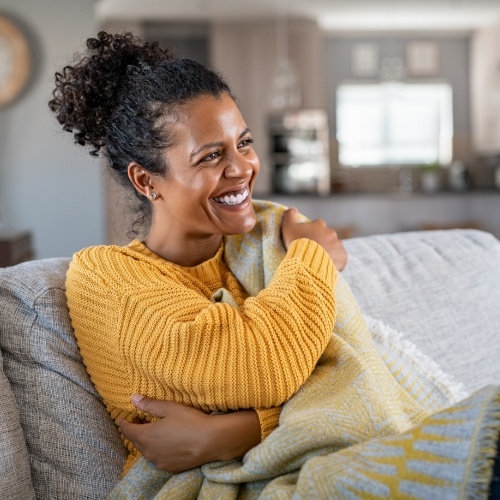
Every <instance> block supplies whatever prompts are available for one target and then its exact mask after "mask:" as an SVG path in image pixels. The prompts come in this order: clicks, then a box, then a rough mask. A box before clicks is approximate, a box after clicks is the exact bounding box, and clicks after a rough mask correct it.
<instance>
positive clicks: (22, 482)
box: [0, 352, 35, 500]
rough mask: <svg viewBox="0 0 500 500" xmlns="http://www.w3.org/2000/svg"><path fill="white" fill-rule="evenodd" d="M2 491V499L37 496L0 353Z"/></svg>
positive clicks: (16, 411) (0, 461) (14, 403)
mask: <svg viewBox="0 0 500 500" xmlns="http://www.w3.org/2000/svg"><path fill="white" fill-rule="evenodd" d="M0 401H1V403H0V443H2V451H1V453H0V471H2V473H1V474H0V491H1V492H2V494H1V496H2V498H22V499H27V500H29V499H32V498H35V491H34V489H33V485H32V483H31V473H30V464H29V459H28V450H27V449H26V443H25V442H24V435H23V431H22V429H21V422H20V420H19V412H18V410H17V403H16V400H15V398H14V394H12V391H11V389H10V383H9V381H8V379H7V377H6V376H5V375H4V373H3V361H2V355H1V352H0Z"/></svg>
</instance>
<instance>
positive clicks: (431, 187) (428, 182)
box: [420, 161, 441, 193]
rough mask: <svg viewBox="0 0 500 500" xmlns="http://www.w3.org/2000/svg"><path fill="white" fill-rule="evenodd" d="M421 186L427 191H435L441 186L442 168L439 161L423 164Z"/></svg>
mask: <svg viewBox="0 0 500 500" xmlns="http://www.w3.org/2000/svg"><path fill="white" fill-rule="evenodd" d="M420 187H421V189H422V191H424V192H425V193H435V192H436V191H439V189H440V187H441V168H440V165H439V163H438V162H437V161H435V162H432V163H426V164H425V165H422V168H421V174H420Z"/></svg>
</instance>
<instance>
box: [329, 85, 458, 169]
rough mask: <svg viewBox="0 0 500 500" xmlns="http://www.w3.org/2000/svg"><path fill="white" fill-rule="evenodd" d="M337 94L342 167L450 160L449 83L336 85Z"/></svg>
mask: <svg viewBox="0 0 500 500" xmlns="http://www.w3.org/2000/svg"><path fill="white" fill-rule="evenodd" d="M336 97H337V140H338V143H339V161H340V163H341V164H342V165H345V166H353V167H355V166H361V165H391V164H396V165H401V164H415V165H416V164H426V163H435V162H437V163H440V164H447V163H449V162H450V161H451V157H452V138H453V111H452V91H451V86H450V85H449V84H446V83H399V82H385V83H377V84H364V83H360V84H345V85H340V86H339V87H338V89H337V95H336Z"/></svg>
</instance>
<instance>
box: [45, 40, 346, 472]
mask: <svg viewBox="0 0 500 500" xmlns="http://www.w3.org/2000/svg"><path fill="white" fill-rule="evenodd" d="M50 108H51V110H52V111H53V112H54V113H55V114H56V117H57V119H58V120H59V122H60V123H61V124H62V125H63V128H64V130H66V131H69V132H72V133H74V137H75V142H77V143H78V144H80V145H82V146H90V147H91V154H93V155H98V154H100V153H103V154H104V157H105V158H106V160H107V164H108V166H109V167H110V168H111V169H112V171H113V173H114V174H115V175H116V177H117V178H118V179H119V180H120V181H121V182H122V183H123V184H124V185H125V186H127V187H129V188H130V189H131V191H132V192H133V193H134V194H135V195H137V196H138V198H139V200H140V202H141V207H142V209H143V215H142V216H141V218H140V219H141V220H143V219H148V220H149V230H148V232H147V234H146V236H145V237H144V239H143V240H142V241H139V240H137V239H136V240H134V241H133V242H131V243H130V245H128V246H126V247H116V246H99V247H93V248H88V249H84V250H82V251H81V252H79V253H78V254H76V255H75V256H74V259H73V261H72V263H71V266H70V269H69V271H68V275H67V283H66V288H67V292H66V293H67V299H68V305H69V309H70V315H71V319H72V324H73V327H74V329H75V334H76V337H77V340H78V343H79V347H80V350H81V353H82V356H83V359H84V362H85V364H86V367H87V370H88V372H89V374H90V376H91V379H92V381H93V383H94V384H95V386H96V388H97V390H98V391H99V393H100V394H101V396H102V397H103V400H104V402H105V404H106V407H107V409H108V411H109V413H110V414H111V416H112V417H113V418H114V419H115V420H117V421H119V422H120V425H121V427H122V429H123V432H124V435H125V436H128V437H130V438H132V439H133V441H135V442H136V443H137V444H138V446H139V448H140V450H141V451H143V452H144V453H145V454H146V456H147V457H150V458H152V459H155V458H157V453H158V449H160V450H165V449H168V453H167V455H168V456H167V458H166V459H165V457H164V456H163V455H162V457H161V458H157V462H158V464H159V465H160V466H162V467H163V468H165V469H166V470H169V471H170V472H179V471H181V470H186V469H190V468H192V467H196V466H198V465H200V464H203V463H206V462H209V461H214V460H227V459H232V458H236V457H240V456H242V455H243V454H244V453H245V452H246V451H248V450H249V449H250V448H251V447H253V446H255V445H256V444H258V443H259V442H260V441H261V439H265V437H266V436H267V435H268V434H269V433H270V432H271V431H272V430H273V429H274V428H275V427H276V426H277V423H278V418H279V413H280V406H281V405H282V404H283V403H284V402H285V401H287V400H288V399H289V398H290V397H291V396H292V395H293V394H294V393H295V392H296V391H297V390H298V389H299V388H300V386H301V385H302V384H303V383H304V381H305V380H306V379H307V378H308V376H309V375H310V373H311V372H312V370H313V369H314V366H315V364H316V362H317V361H318V359H319V357H320V356H321V353H322V352H323V350H324V349H325V347H326V345H327V342H328V340H329V338H330V335H331V332H332V328H333V325H334V320H335V314H334V311H335V296H334V286H335V280H336V272H337V269H338V270H341V269H342V268H343V267H344V266H345V263H346V260H347V256H346V253H345V251H344V248H343V245H342V243H341V242H340V241H339V239H338V238H337V235H336V233H335V231H333V230H332V229H330V228H328V227H327V226H326V225H325V224H324V222H322V221H314V222H311V223H301V222H299V221H298V218H297V212H296V210H293V209H292V210H289V211H287V212H285V214H284V216H283V220H282V239H283V243H284V245H285V248H286V249H287V253H286V256H285V258H284V260H283V262H282V263H281V264H280V266H279V268H278V270H277V271H276V274H275V276H274V278H273V280H272V282H271V283H270V285H269V286H268V287H267V288H266V289H265V290H263V291H262V292H261V293H259V294H258V295H257V296H255V297H249V295H248V293H247V291H246V290H245V289H244V288H243V286H242V285H241V284H240V283H239V282H238V280H237V279H236V278H235V276H234V274H233V273H232V272H231V270H230V269H229V268H228V265H227V263H226V262H225V260H224V237H227V236H230V235H238V234H245V233H248V232H249V231H250V230H252V228H253V227H254V225H255V223H256V212H255V206H254V203H253V202H252V189H253V186H254V183H255V178H256V176H257V174H258V172H259V166H260V165H259V159H258V157H257V155H256V153H255V151H254V149H253V147H252V142H253V140H252V134H251V131H250V130H249V128H248V127H247V125H246V123H245V122H244V120H243V118H242V116H241V114H240V111H239V109H238V107H237V105H236V103H235V101H234V98H233V96H232V94H231V91H230V89H229V87H228V85H227V84H226V83H225V82H224V81H223V79H222V78H221V77H220V76H219V75H217V74H216V73H215V72H213V71H211V70H209V69H207V68H205V67H204V66H202V65H200V64H198V63H196V62H193V61H190V60H187V59H177V58H175V57H173V56H172V54H171V53H170V52H169V51H168V50H163V49H161V48H160V47H159V46H158V45H157V44H155V43H153V44H149V43H143V42H141V41H140V40H137V39H135V38H134V37H133V36H132V35H130V34H123V35H109V34H106V33H104V32H101V33H99V35H98V37H97V38H91V39H89V40H88V41H87V52H86V53H85V54H83V55H82V57H81V59H80V60H78V61H77V62H76V63H75V64H74V65H73V66H67V67H65V68H64V70H63V71H62V72H61V73H58V74H57V75H56V88H55V90H54V93H53V98H52V100H51V101H50ZM227 292H229V293H227ZM221 293H222V294H226V295H229V296H230V298H231V301H230V302H232V303H225V302H224V301H222V302H221V301H220V297H221ZM134 394H141V395H145V396H147V397H148V398H155V399H158V400H167V401H168V402H167V403H166V405H165V404H164V405H163V406H161V410H151V408H156V407H155V406H154V405H155V403H154V402H151V401H150V400H149V399H144V400H142V401H140V397H138V396H133V399H132V400H131V399H130V397H131V395H134ZM134 402H135V403H136V404H137V407H136V406H134V404H133V403H134ZM156 404H157V405H162V403H160V402H157V403H156ZM141 405H142V407H141ZM148 405H149V406H148ZM151 405H153V406H152V407H151ZM138 408H139V410H138ZM165 408H166V410H165ZM140 410H144V411H148V413H153V414H154V413H157V414H159V415H157V416H160V417H161V416H165V415H162V414H161V413H165V412H168V415H169V417H168V419H169V422H168V428H169V432H168V433H167V434H166V435H165V432H164V430H165V428H166V426H165V425H164V426H163V427H161V426H160V425H157V426H155V427H149V428H148V429H149V430H148V431H147V433H149V435H148V436H149V437H144V434H141V431H138V430H137V429H136V428H135V427H134V424H131V423H128V422H127V421H137V419H138V418H139V419H141V418H145V419H146V420H151V416H150V415H147V414H145V413H144V412H143V411H140ZM237 410H238V411H237ZM221 412H223V413H224V414H222V415H221V414H217V413H221ZM164 420H166V419H164ZM148 425H151V426H154V425H155V424H148ZM172 429H175V431H172ZM151 434H152V435H153V436H155V437H154V438H153V439H152V438H151ZM156 436H160V439H161V442H160V441H158V439H156ZM165 437H166V439H165V441H164V438H165ZM148 443H149V444H148ZM126 444H127V446H128V448H129V451H130V455H129V460H128V461H127V464H126V467H125V470H128V469H129V468H130V466H131V465H132V464H133V463H134V462H135V460H137V458H138V457H139V456H140V451H139V449H138V448H137V447H136V446H134V444H133V442H131V441H128V440H126ZM161 453H163V452H161V451H160V454H161Z"/></svg>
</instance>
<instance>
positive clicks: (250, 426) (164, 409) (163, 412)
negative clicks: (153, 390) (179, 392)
mask: <svg viewBox="0 0 500 500" xmlns="http://www.w3.org/2000/svg"><path fill="white" fill-rule="evenodd" d="M131 399H132V402H133V403H134V404H135V406H136V407H137V408H138V409H139V410H141V411H143V412H146V413H149V414H152V415H155V416H157V417H159V420H157V421H155V422H151V423H139V422H138V421H136V422H134V423H132V422H128V421H127V420H125V419H121V420H120V421H118V425H119V427H120V430H121V431H122V434H123V436H124V437H125V438H126V439H128V440H130V441H131V442H132V443H133V444H134V446H135V447H136V448H137V449H138V450H139V451H140V452H141V453H142V454H143V455H144V456H145V457H146V458H148V459H149V460H150V461H151V462H153V464H154V465H155V466H156V467H157V468H158V469H162V470H165V471H168V472H170V473H173V474H176V473H179V472H183V471H185V470H188V469H193V468H195V467H198V466H200V465H203V464H206V463H208V462H215V461H226V460H233V459H236V458H240V457H242V456H243V455H244V454H245V453H246V452H247V451H249V450H250V449H251V448H253V447H254V446H256V445H257V444H259V443H260V441H261V430H260V424H259V418H258V416H257V413H256V412H255V411H254V410H243V411H237V412H233V413H226V414H220V415H218V414H206V413H203V412H202V411H200V410H196V409H195V408H192V407H189V406H184V405H181V404H179V403H174V402H172V401H159V400H155V399H151V398H146V397H142V396H138V395H135V396H132V398H131Z"/></svg>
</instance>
